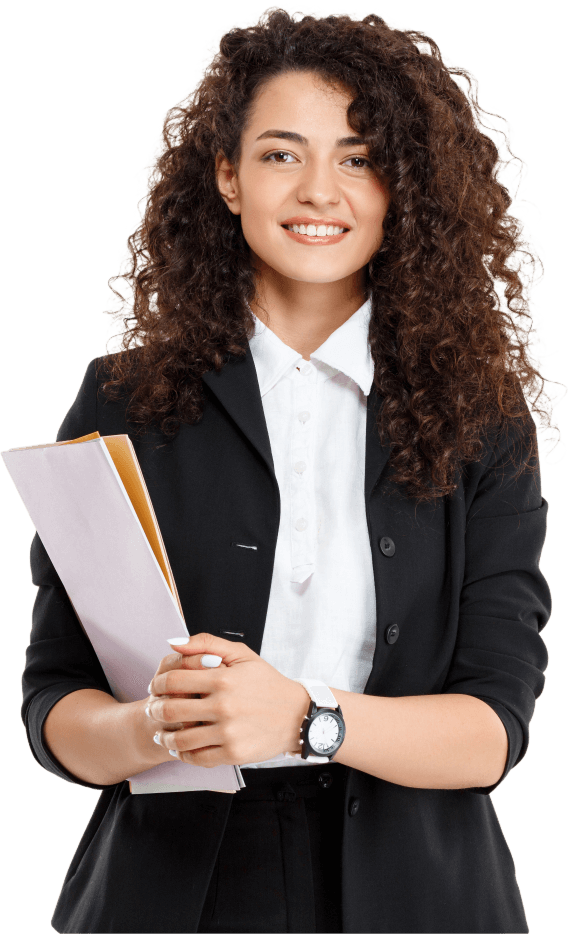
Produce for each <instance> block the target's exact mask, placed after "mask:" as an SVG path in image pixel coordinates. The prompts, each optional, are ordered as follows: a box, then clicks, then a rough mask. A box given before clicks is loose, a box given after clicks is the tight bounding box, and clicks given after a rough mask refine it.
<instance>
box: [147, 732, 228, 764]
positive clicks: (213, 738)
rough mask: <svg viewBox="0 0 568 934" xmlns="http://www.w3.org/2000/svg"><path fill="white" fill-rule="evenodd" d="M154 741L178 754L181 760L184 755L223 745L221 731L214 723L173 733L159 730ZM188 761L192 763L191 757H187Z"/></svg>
mask: <svg viewBox="0 0 568 934" xmlns="http://www.w3.org/2000/svg"><path fill="white" fill-rule="evenodd" d="M154 739H155V741H156V742H157V743H159V745H160V746H163V747H164V749H169V750H170V751H171V752H176V753H178V756H177V758H181V757H182V756H181V754H182V753H192V754H195V753H197V752H198V751H201V750H203V749H207V748H208V747H220V746H221V744H222V738H221V736H220V735H219V730H218V728H217V726H216V724H214V723H212V724H207V725H205V726H201V727H194V728H193V729H191V730H175V731H172V732H169V731H167V730H158V731H157V732H156V734H155V737H154ZM186 761H188V762H189V761H191V756H190V755H188V756H187V759H186Z"/></svg>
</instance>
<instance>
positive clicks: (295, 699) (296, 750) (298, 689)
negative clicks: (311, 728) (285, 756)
mask: <svg viewBox="0 0 568 934" xmlns="http://www.w3.org/2000/svg"><path fill="white" fill-rule="evenodd" d="M291 684H292V685H293V686H294V690H293V692H292V701H291V705H290V709H291V732H290V737H289V741H288V745H287V747H286V752H289V753H290V754H298V755H300V754H301V752H302V747H301V745H300V730H301V727H302V723H303V720H304V717H305V716H306V714H307V712H308V708H309V706H310V697H309V694H308V692H307V691H306V689H305V687H304V686H303V685H302V684H298V682H297V681H291Z"/></svg>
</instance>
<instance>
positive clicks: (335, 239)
mask: <svg viewBox="0 0 568 934" xmlns="http://www.w3.org/2000/svg"><path fill="white" fill-rule="evenodd" d="M281 226H282V230H284V231H285V232H286V233H287V234H288V236H289V237H292V239H293V240H297V241H298V243H304V244H306V245H307V246H325V245H326V244H328V243H329V244H332V243H339V241H340V240H342V239H343V237H346V236H347V234H348V233H349V230H342V231H341V232H340V233H337V234H327V233H326V234H324V235H323V236H319V237H318V235H317V234H315V235H310V234H305V233H299V232H297V231H295V230H292V229H290V227H286V226H285V225H284V224H282V225H281ZM294 226H295V227H297V226H298V225H297V224H294ZM310 226H312V225H310ZM313 229H314V230H316V229H317V228H315V227H314V228H313ZM335 229H337V228H335Z"/></svg>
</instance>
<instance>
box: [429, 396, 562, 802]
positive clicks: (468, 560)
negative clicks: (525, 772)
mask: <svg viewBox="0 0 568 934" xmlns="http://www.w3.org/2000/svg"><path fill="white" fill-rule="evenodd" d="M527 413H528V410H527ZM547 511H548V503H547V501H546V500H545V499H543V498H542V496H541V485H540V469H539V459H538V445H537V436H536V428H535V424H534V420H533V419H532V416H530V415H528V418H527V420H526V422H525V424H524V427H523V426H521V427H515V428H512V427H511V426H510V425H509V426H508V427H506V428H505V429H502V430H501V432H500V433H499V434H498V436H497V439H496V441H495V443H494V445H493V450H492V453H491V455H490V457H489V458H488V466H487V468H486V470H485V471H484V472H483V474H482V476H481V477H480V481H479V483H478V485H477V490H476V494H475V496H474V497H473V500H472V502H471V504H470V506H469V509H468V510H467V518H466V531H465V574H464V580H463V584H462V590H461V597H460V612H459V626H458V636H457V642H456V647H455V650H454V655H453V658H452V663H451V666H450V670H449V672H448V675H447V679H446V682H445V684H444V688H443V692H444V693H455V694H471V695H473V696H475V697H479V698H480V700H483V701H485V703H487V704H489V706H490V707H492V709H493V710H494V711H495V713H496V714H497V715H498V716H499V717H500V718H501V720H502V722H503V724H504V726H505V730H506V732H507V737H508V753H507V761H506V764H505V768H504V771H503V774H502V775H501V777H500V778H499V780H498V781H497V782H495V784H493V785H488V786H486V787H482V788H468V789H466V791H467V792H476V793H479V794H490V792H492V791H493V790H494V789H495V788H496V787H497V786H498V785H500V784H501V782H502V781H503V779H504V778H505V777H506V775H508V773H509V771H510V770H511V769H512V768H513V767H514V766H515V765H517V763H519V762H520V761H521V759H522V758H523V756H524V755H525V753H526V751H527V746H528V741H529V722H530V719H531V717H532V715H533V712H534V707H535V701H536V698H537V697H539V695H540V694H541V693H542V690H543V687H544V680H545V678H544V671H545V669H546V667H547V664H548V653H547V649H546V646H545V643H544V641H543V639H542V637H541V636H540V632H541V630H542V628H543V627H544V626H545V625H546V623H547V622H548V619H549V617H550V614H551V596H550V591H549V588H548V585H547V583H546V580H545V579H544V577H543V575H542V572H541V571H540V568H539V560H540V555H541V551H542V546H543V544H544V539H545V534H546V516H547Z"/></svg>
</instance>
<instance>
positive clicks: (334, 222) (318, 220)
mask: <svg viewBox="0 0 568 934" xmlns="http://www.w3.org/2000/svg"><path fill="white" fill-rule="evenodd" d="M283 224H306V225H307V224H314V226H315V227H318V226H319V225H320V224H325V226H326V227H347V230H350V229H351V228H350V226H349V224H346V223H345V221H342V220H340V219H339V218H338V217H308V216H307V214H303V215H299V214H298V215H297V216H296V217H288V218H287V219H286V220H285V221H282V225H283Z"/></svg>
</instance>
